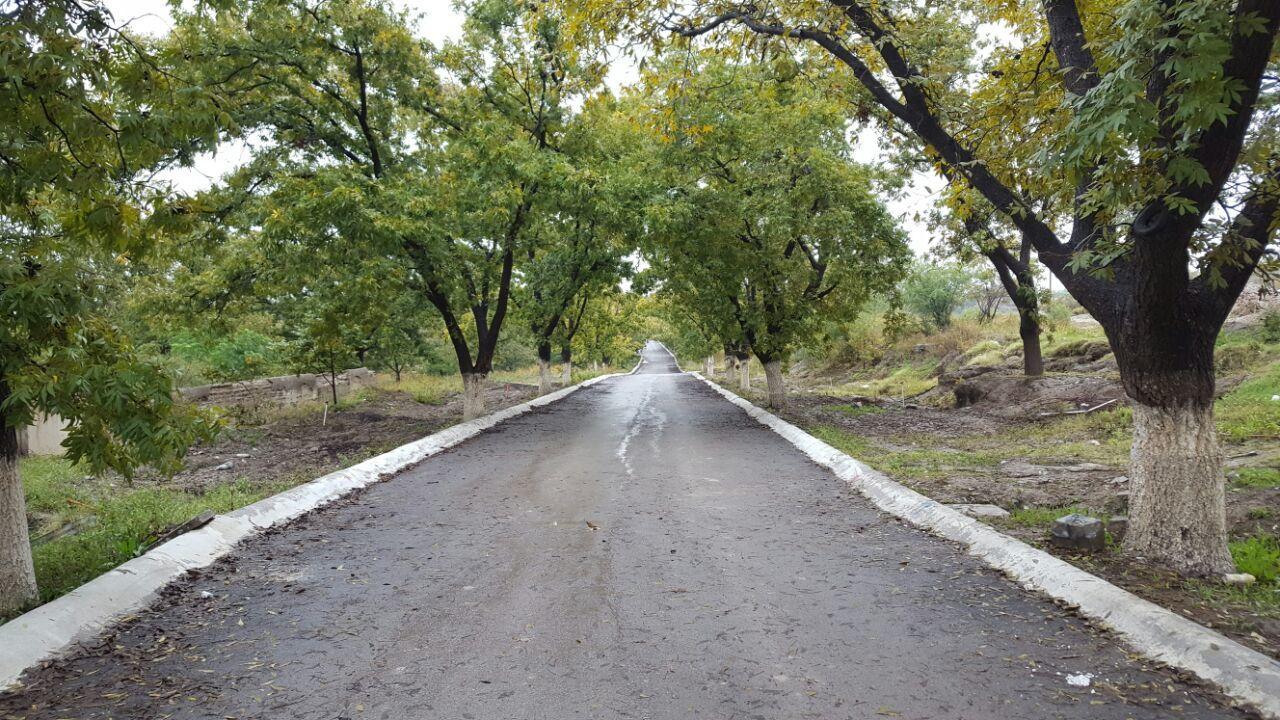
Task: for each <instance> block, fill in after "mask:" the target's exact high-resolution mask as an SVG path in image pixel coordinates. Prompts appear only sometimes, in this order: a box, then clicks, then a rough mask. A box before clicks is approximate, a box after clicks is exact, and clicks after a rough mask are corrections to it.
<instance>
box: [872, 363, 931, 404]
mask: <svg viewBox="0 0 1280 720" xmlns="http://www.w3.org/2000/svg"><path fill="white" fill-rule="evenodd" d="M930 370H932V368H930V367H924V366H920V365H904V366H902V367H900V368H898V369H897V370H894V371H893V372H892V373H891V374H890V375H889V376H888V377H886V378H882V379H879V380H873V381H871V383H870V385H871V394H872V395H873V396H876V397H915V396H916V395H919V394H920V393H923V392H928V391H929V390H932V389H933V388H934V386H936V385H937V384H938V379H937V378H934V377H928V374H929V371H930Z"/></svg>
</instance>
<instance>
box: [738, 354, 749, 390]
mask: <svg viewBox="0 0 1280 720" xmlns="http://www.w3.org/2000/svg"><path fill="white" fill-rule="evenodd" d="M738 387H739V388H741V389H742V390H750V389H751V358H747V359H745V360H743V359H741V358H740V359H739V360H738Z"/></svg>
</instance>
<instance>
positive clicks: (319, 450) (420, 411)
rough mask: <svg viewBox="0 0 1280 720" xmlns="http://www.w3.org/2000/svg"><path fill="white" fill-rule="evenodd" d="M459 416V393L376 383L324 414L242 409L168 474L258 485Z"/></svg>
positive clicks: (519, 389)
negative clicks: (436, 395)
mask: <svg viewBox="0 0 1280 720" xmlns="http://www.w3.org/2000/svg"><path fill="white" fill-rule="evenodd" d="M537 391H538V389H537V387H536V386H534V385H523V384H517V383H507V384H495V385H494V386H493V387H490V388H488V389H487V391H486V393H485V401H486V403H487V407H488V408H489V409H491V410H500V409H502V408H505V407H510V406H512V405H516V404H519V403H522V402H525V401H526V400H529V399H530V398H532V397H534V396H536V395H537ZM461 418H462V394H461V393H456V394H453V395H449V396H447V397H446V398H445V401H444V402H442V403H440V404H434V405H432V404H425V403H421V402H418V401H417V400H415V399H414V398H413V396H412V395H410V394H409V393H406V392H400V391H396V390H385V389H376V390H372V391H370V392H369V399H368V400H365V401H363V402H360V403H359V404H357V405H355V406H353V407H349V408H346V409H339V410H337V411H333V410H331V411H329V412H328V414H327V415H326V413H325V412H324V410H323V409H322V408H319V407H316V408H305V409H299V408H293V409H287V410H284V411H279V412H275V413H265V414H264V415H263V416H262V417H241V418H239V419H234V420H233V421H232V425H231V426H230V427H228V428H227V429H226V430H225V431H224V432H222V433H221V434H220V435H219V437H218V439H217V440H215V441H214V442H213V443H212V444H209V445H204V446H198V447H195V448H192V449H191V451H190V452H188V454H187V458H186V469H184V470H183V471H182V472H180V473H178V474H177V475H175V476H174V477H172V478H170V479H168V480H166V481H164V482H165V484H166V485H169V486H172V487H177V488H181V489H184V490H191V491H195V492H203V491H206V490H209V489H210V488H213V487H215V486H217V485H220V484H223V483H226V482H228V481H231V480H240V479H243V480H246V481H248V482H250V483H253V484H254V485H274V484H278V483H281V482H285V481H288V480H293V479H301V480H306V479H310V478H311V477H318V476H319V475H322V474H325V473H327V472H332V471H333V470H336V469H339V468H341V467H344V466H346V465H349V464H351V463H352V462H355V461H358V460H360V459H363V458H365V457H370V456H372V455H376V454H378V453H381V452H385V451H387V450H391V449H393V448H396V447H399V446H400V445H403V444H405V443H407V442H410V441H413V440H417V439H418V438H421V437H423V436H425V435H429V434H431V433H433V432H436V431H438V430H441V429H443V428H445V427H448V426H450V425H453V424H455V423H457V422H458V421H459V420H460V419H461ZM228 463H229V464H230V466H229V467H228Z"/></svg>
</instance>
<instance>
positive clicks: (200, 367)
mask: <svg viewBox="0 0 1280 720" xmlns="http://www.w3.org/2000/svg"><path fill="white" fill-rule="evenodd" d="M169 355H170V358H171V359H172V360H173V363H174V365H176V367H175V368H174V371H175V374H176V376H177V377H178V378H179V380H180V381H182V380H186V381H187V382H186V384H189V385H194V384H198V383H199V382H208V381H213V382H223V381H230V380H249V379H252V378H258V377H266V376H269V375H277V374H280V373H282V372H283V371H284V365H285V347H284V343H283V342H282V341H281V340H280V339H278V338H273V337H269V336H267V335H264V334H263V333H260V332H258V331H256V330H239V331H237V332H235V333H234V334H232V335H212V334H208V333H198V332H196V331H193V330H188V329H183V330H179V331H178V332H177V333H175V334H174V336H173V339H172V341H171V342H170V348H169Z"/></svg>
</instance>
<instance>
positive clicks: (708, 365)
mask: <svg viewBox="0 0 1280 720" xmlns="http://www.w3.org/2000/svg"><path fill="white" fill-rule="evenodd" d="M702 374H703V375H706V376H707V377H708V378H714V377H715V376H716V359H715V357H713V356H711V355H708V356H707V359H706V360H704V361H702Z"/></svg>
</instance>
